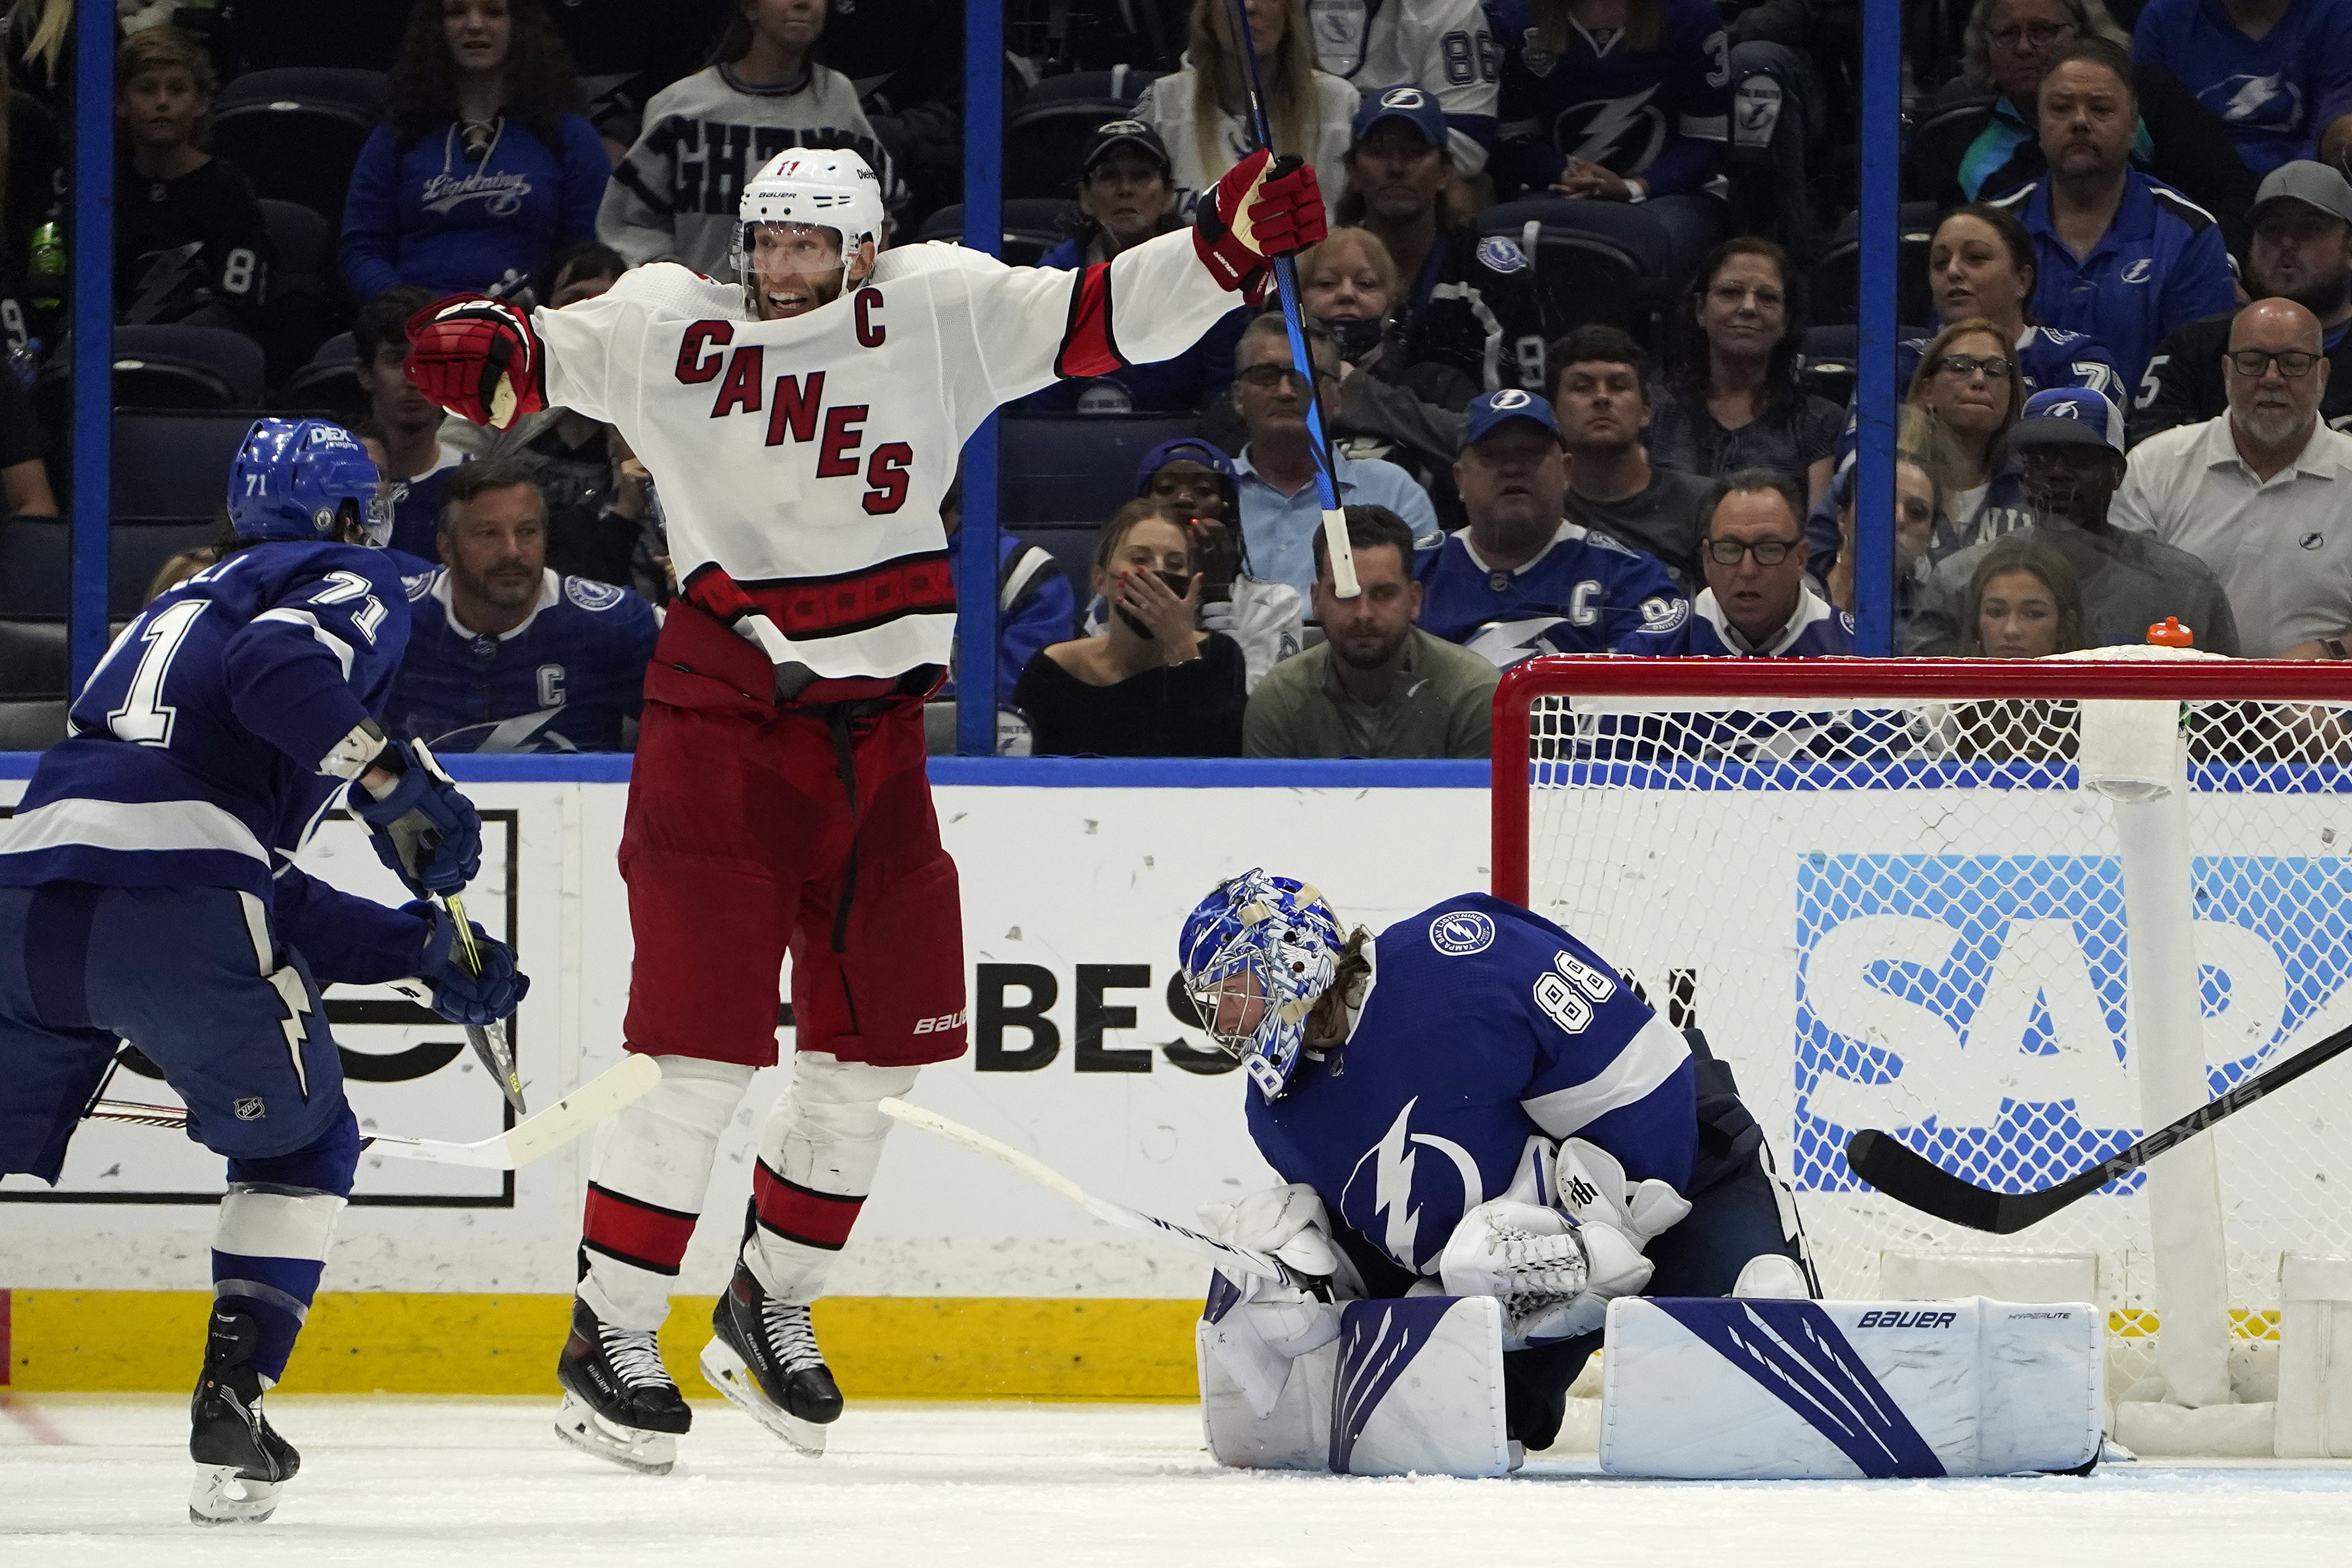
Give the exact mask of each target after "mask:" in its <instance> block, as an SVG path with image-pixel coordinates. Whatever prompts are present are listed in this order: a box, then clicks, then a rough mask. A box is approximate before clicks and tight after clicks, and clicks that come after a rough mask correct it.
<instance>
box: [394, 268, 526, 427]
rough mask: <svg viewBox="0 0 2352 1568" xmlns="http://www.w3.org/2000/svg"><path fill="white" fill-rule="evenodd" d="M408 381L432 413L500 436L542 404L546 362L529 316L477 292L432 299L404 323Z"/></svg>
mask: <svg viewBox="0 0 2352 1568" xmlns="http://www.w3.org/2000/svg"><path fill="white" fill-rule="evenodd" d="M408 341H409V342H410V343H411V344H412V345H414V346H413V349H412V352H411V353H409V356H408V365H407V374H408V379H409V381H410V382H411V383H413V384H415V387H416V390H417V391H419V392H421V393H423V394H424V395H425V397H426V398H427V399H428V400H429V401H430V402H432V403H433V404H434V405H436V407H440V408H446V409H447V410H448V411H449V412H450V413H452V414H455V415H457V416H459V417H460V418H465V419H470V420H472V421H473V422H474V423H475V424H477V425H488V426H490V427H491V428H492V429H496V430H503V429H505V428H506V427H507V426H509V425H512V424H513V423H514V422H515V421H516V420H517V419H520V418H521V417H522V416H524V415H526V414H535V413H537V412H538V411H539V410H541V409H542V408H544V407H546V406H547V385H546V359H545V354H544V352H543V351H542V350H541V346H540V342H539V334H538V333H536V332H534V331H531V330H530V317H528V316H526V315H524V314H523V313H522V312H521V311H520V310H516V309H515V308H514V307H513V306H511V305H506V304H501V303H500V302H499V301H498V300H492V299H489V298H488V297H487V296H485V295H481V294H458V295H454V296H452V297H451V298H449V299H446V300H435V301H434V302H433V303H432V304H430V305H427V306H425V308H424V309H423V310H419V311H417V312H416V314H415V315H413V316H411V317H409V318H408Z"/></svg>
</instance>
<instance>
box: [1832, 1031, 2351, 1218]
mask: <svg viewBox="0 0 2352 1568" xmlns="http://www.w3.org/2000/svg"><path fill="white" fill-rule="evenodd" d="M2347 1050H2352V1028H2347V1029H2338V1030H2337V1031H2336V1033H2334V1034H2332V1035H2330V1036H2328V1037H2326V1039H2324V1040H2321V1041H2319V1042H2318V1043H2317V1044H2315V1045H2311V1046H2306V1047H2304V1048H2303V1049H2302V1050H2299V1051H2297V1052H2296V1053H2295V1054H2294V1055H2293V1056H2291V1057H2289V1058H2286V1059H2285V1060H2284V1061H2280V1062H2273V1064H2272V1065H2271V1066H2269V1067H2267V1068H2263V1070H2262V1071H2260V1072H2258V1073H2256V1074H2255V1075H2254V1076H2253V1077H2252V1078H2250V1079H2246V1081H2245V1082H2243V1083H2242V1084H2239V1085H2238V1086H2237V1087H2236V1088H2234V1089H2231V1090H2229V1091H2228V1092H2227V1093H2225V1094H2223V1095H2222V1096H2221V1098H2220V1099H2218V1100H2210V1101H2209V1102H2207V1103H2206V1104H2204V1105H2200V1106H2199V1107H2198V1108H2197V1109H2196V1110H2192V1111H2190V1112H2189V1114H2188V1115H2186V1116H2184V1117H2182V1118H2181V1119H2180V1120H2179V1121H2175V1122H2173V1123H2171V1124H2170V1125H2169V1126H2166V1127H2160V1128H2158V1129H2157V1130H2156V1131H2153V1132H2151V1133H2149V1134H2148V1135H2147V1137H2145V1138H2143V1139H2141V1140H2140V1141H2139V1142H2137V1143H2135V1144H2133V1145H2132V1146H2131V1147H2130V1148H2128V1149H2126V1150H2124V1151H2123V1152H2121V1153H2117V1154H2110V1155H2108V1156H2107V1157H2106V1158H2105V1159H2104V1160H2102V1161H2100V1162H2099V1163H2097V1164H2095V1165H2094V1166H2092V1167H2091V1168H2090V1169H2089V1170H2087V1171H2084V1172H2083V1173H2081V1174H2080V1175H2076V1176H2070V1177H2068V1178H2067V1179H2066V1180H2064V1181H2063V1182H2061V1183H2059V1184H2057V1185H2056V1186H2054V1187H2044V1188H2042V1190H2041V1191H2040V1192H2036V1193H2000V1192H1995V1191H1993V1190H1992V1189H1991V1188H1990V1187H1980V1186H1978V1185H1977V1184H1975V1183H1973V1182H1969V1181H1964V1180H1962V1179H1961V1178H1960V1177H1958V1176H1956V1175H1954V1174H1952V1173H1950V1172H1949V1171H1947V1170H1945V1169H1944V1168H1943V1167H1942V1166H1940V1165H1937V1164H1936V1163H1933V1162H1931V1161H1929V1160H1928V1159H1927V1157H1926V1156H1925V1155H1923V1154H1920V1153H1917V1152H1915V1151H1913V1150H1911V1149H1909V1148H1906V1147H1905V1146H1904V1145H1903V1144H1901V1143H1898V1142H1895V1139H1894V1137H1893V1136H1892V1135H1891V1134H1888V1133H1885V1132H1881V1131H1876V1130H1875V1129H1871V1128H1865V1129H1864V1130H1863V1131H1860V1132H1857V1133H1855V1134H1854V1135H1853V1138H1852V1139H1851V1140H1850V1141H1848V1142H1847V1143H1846V1146H1845V1160H1846V1163H1847V1164H1849V1165H1851V1166H1853V1173H1854V1174H1855V1175H1857V1176H1860V1177H1861V1178H1862V1179H1863V1180H1864V1181H1865V1182H1868V1183H1869V1184H1871V1185H1872V1186H1874V1187H1876V1188H1877V1189H1878V1190H1879V1191H1880V1192H1882V1193H1885V1194H1886V1195H1887V1196H1888V1197H1890V1198H1893V1199H1894V1200H1895V1202H1897V1203H1899V1204H1903V1205H1907V1206H1909V1207H1911V1208H1915V1209H1917V1210H1918V1211H1919V1212H1920V1213H1922V1214H1927V1215H1934V1216H1935V1217H1936V1218H1937V1219H1941V1220H1948V1221H1950V1222H1951V1223H1952V1224H1954V1225H1964V1226H1968V1227H1969V1229H1971V1230H1986V1231H1990V1232H1991V1233H1992V1234H1993V1235H1995V1236H2008V1235H2010V1234H2011V1233H2012V1232H2014V1231H2021V1230H2023V1229H2024V1228H2025V1227H2026V1226H2030V1225H2039V1224H2041V1223H2042V1221H2043V1220H2045V1219H2048V1218H2049V1217H2050V1216H2051V1215H2053V1214H2056V1213H2057V1212H2058V1211H2059V1210H2060V1209H2063V1208H2064V1207H2065V1206H2066V1205H2068V1204H2071V1203H2073V1202H2074V1200H2075V1199H2077V1198H2081V1197H2086V1196H2088V1195H2089V1194H2092V1193H2095V1192H2097V1191H2098V1190H2099V1189H2100V1188H2101V1187H2104V1186H2105V1185H2106V1184H2108V1183H2109V1182H2112V1181H2114V1180H2115V1179H2116V1177H2118V1176H2126V1175H2129V1174H2130V1173H2132V1172H2134V1171H2137V1170H2138V1169H2139V1168H2140V1167H2141V1166H2143V1165H2145V1164H2147V1163H2148V1162H2149V1161H2150V1160H2153V1159H2155V1158H2156V1157H2157V1156H2158V1154H2161V1153H2163V1152H2165V1151H2166V1150H2168V1149H2170V1148H2172V1147H2174V1146H2175V1145H2177V1144H2180V1143H2185V1142H2188V1141H2189V1139H2191V1138H2194V1137H2195V1136H2197V1134H2199V1133H2200V1132H2202V1131H2205V1129H2207V1128H2208V1127H2210V1126H2212V1125H2213V1124H2214V1123H2215V1122H2217V1121H2221V1119H2222V1118H2224V1117H2227V1116H2233V1115H2235V1114H2237V1113H2238V1112H2239V1111H2241V1110H2244V1109H2245V1108H2246V1107H2248V1106H2249V1105H2252V1104H2253V1102H2254V1101H2256V1100H2260V1099H2262V1098H2263V1096H2264V1095H2266V1094H2269V1093H2270V1092H2272V1091H2273V1089H2284V1088H2285V1087H2286V1086H2287V1085H2288V1084H2290V1083H2293V1082H2294V1080H2295V1079H2299V1078H2301V1077H2302V1076H2303V1075H2304V1074H2305V1073H2307V1072H2309V1071H2310V1070H2311V1069H2312V1068H2315V1067H2317V1066H2319V1065H2320V1064H2321V1063H2323V1062H2325V1061H2326V1060H2328V1059H2329V1058H2333V1057H2339V1056H2342V1055H2343V1054H2344V1053H2345V1052H2346V1051H2347Z"/></svg>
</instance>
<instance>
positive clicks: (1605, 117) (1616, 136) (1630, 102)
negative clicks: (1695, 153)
mask: <svg viewBox="0 0 2352 1568" xmlns="http://www.w3.org/2000/svg"><path fill="white" fill-rule="evenodd" d="M1657 90H1658V89H1656V88H1654V87H1651V88H1645V89H1643V90H1642V91H1640V92H1637V93H1634V94H1633V95H1632V96H1631V97H1628V98H1602V99H1595V100H1592V101H1591V102H1590V103H1580V104H1578V105H1577V106H1576V107H1575V108H1574V109H1571V110H1569V111H1568V112H1567V113H1565V114H1563V115H1561V116H1560V117H1559V123H1560V125H1561V126H1562V127H1563V128H1565V127H1566V126H1569V125H1572V124H1574V123H1575V122H1576V119H1577V116H1578V115H1579V114H1580V113H1581V112H1582V111H1584V110H1591V111H1592V118H1591V119H1590V120H1587V121H1584V130H1583V132H1582V137H1583V139H1582V140H1581V141H1580V142H1578V143H1577V144H1576V147H1575V148H1574V149H1573V150H1572V151H1570V150H1568V149H1563V151H1568V153H1569V156H1570V157H1571V158H1587V159H1590V160H1591V161H1592V162H1593V163H1609V162H1610V158H1609V154H1610V153H1611V152H1612V150H1614V149H1615V148H1616V147H1617V146H1618V144H1619V143H1620V142H1624V141H1625V140H1626V139H1627V135H1628V133H1629V132H1633V131H1636V130H1638V129H1639V128H1640V127H1641V126H1642V124H1643V121H1649V122H1650V127H1649V140H1650V141H1651V142H1652V143H1657V142H1663V141H1664V132H1665V118H1664V115H1662V114H1661V113H1659V111H1658V110H1654V109H1652V108H1651V107H1650V100H1651V99H1652V98H1653V97H1654V96H1655V95H1656V93H1657ZM1656 152H1657V148H1656V146H1655V145H1652V146H1651V147H1649V148H1648V149H1647V150H1645V151H1643V152H1640V153H1638V154H1637V155H1636V156H1635V157H1634V158H1633V162H1632V164H1631V166H1632V167H1633V168H1636V169H1639V168H1642V167H1643V166H1645V165H1646V164H1647V163H1649V161H1650V159H1651V158H1652V157H1654V156H1655V155H1656Z"/></svg>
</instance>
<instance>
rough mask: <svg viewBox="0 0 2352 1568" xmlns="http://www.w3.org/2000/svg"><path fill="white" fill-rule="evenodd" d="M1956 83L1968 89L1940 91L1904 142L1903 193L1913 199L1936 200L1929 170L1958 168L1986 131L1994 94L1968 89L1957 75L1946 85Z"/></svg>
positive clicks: (1949, 86) (1951, 85) (1950, 86)
mask: <svg viewBox="0 0 2352 1568" xmlns="http://www.w3.org/2000/svg"><path fill="white" fill-rule="evenodd" d="M1955 82H1957V83H1958V86H1959V87H1961V88H1962V89H1967V90H1963V91H1959V92H1949V91H1947V92H1943V93H1938V94H1937V96H1936V99H1935V101H1934V104H1933V106H1932V107H1931V108H1929V109H1928V110H1927V112H1926V113H1924V114H1922V115H1921V116H1920V117H1919V121H1918V123H1917V124H1916V125H1914V126H1913V127H1912V128H1911V134H1910V137H1909V138H1908V139H1907V140H1906V142H1905V143H1904V147H1903V194H1904V195H1906V196H1907V197H1909V198H1911V199H1912V200H1914V201H1922V202H1932V201H1934V200H1935V199H1936V196H1937V191H1936V190H1935V189H1934V188H1933V186H1932V185H1931V183H1930V180H1929V177H1928V175H1927V173H1926V172H1927V170H1930V169H1936V170H1943V171H1947V172H1948V171H1950V170H1952V169H1956V168H1958V167H1959V163H1960V154H1961V153H1964V152H1966V151H1967V149H1968V146H1969V142H1974V141H1975V140H1976V139H1977V136H1978V135H1979V133H1980V132H1982V131H1983V130H1984V112H1985V110H1986V109H1987V108H1988V107H1990V105H1991V103H1992V102H1993V95H1992V94H1990V93H1989V92H1984V91H1981V90H1979V89H1971V88H1969V85H1968V83H1967V82H1966V81H1965V80H1961V79H1957V78H1956V79H1955V81H1954V82H1947V83H1945V87H1946V88H1947V89H1950V88H1952V87H1953V86H1954V85H1955Z"/></svg>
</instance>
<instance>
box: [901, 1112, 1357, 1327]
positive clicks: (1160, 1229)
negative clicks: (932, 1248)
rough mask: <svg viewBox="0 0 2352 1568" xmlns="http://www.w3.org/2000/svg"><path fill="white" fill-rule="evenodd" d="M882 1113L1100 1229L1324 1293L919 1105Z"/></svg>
mask: <svg viewBox="0 0 2352 1568" xmlns="http://www.w3.org/2000/svg"><path fill="white" fill-rule="evenodd" d="M882 1114H883V1115H885V1116H887V1117H888V1118H890V1119H891V1120H892V1121H903V1122H905V1123H906V1124H907V1125H908V1126H909V1127H914V1128H919V1129H920V1130H922V1131H925V1132H928V1133H929V1134H930V1135H931V1136H932V1137H934V1138H939V1139H943V1140H945V1141H946V1142H950V1143H953V1144H955V1145H956V1146H958V1147H959V1148H963V1149H969V1150H971V1152H973V1153H975V1154H979V1155H982V1156H984V1157H986V1158H988V1159H991V1160H993V1161H995V1162H996V1163H998V1164H1000V1165H1003V1167H1005V1168H1006V1169H1007V1170H1010V1171H1016V1172H1018V1173H1021V1174H1022V1175H1024V1176H1026V1177H1028V1178H1029V1179H1030V1180H1031V1181H1033V1182H1034V1183H1036V1184H1038V1185H1039V1186H1041V1187H1045V1188H1047V1189H1049V1190H1051V1191H1053V1192H1055V1193H1058V1194H1061V1195H1062V1196H1063V1197H1065V1198H1067V1199H1068V1200H1069V1201H1070V1202H1072V1203H1074V1204H1076V1205H1078V1207H1080V1208H1082V1209H1084V1210H1086V1211H1087V1213H1088V1214H1090V1215H1094V1216H1095V1217H1096V1218H1097V1219H1098V1220H1101V1221H1102V1222H1104V1223H1105V1224H1106V1225H1115V1226H1118V1227H1119V1228H1120V1229H1121V1230H1131V1231H1134V1232H1136V1233H1137V1234H1138V1235H1141V1236H1148V1237H1153V1238H1155V1239H1156V1240H1158V1241H1160V1242H1162V1243H1164V1244H1165V1245H1167V1246H1169V1247H1174V1248H1176V1249H1178V1250H1180V1251H1183V1252H1188V1253H1191V1254H1192V1256H1193V1257H1195V1258H1206V1259H1207V1260H1208V1261H1209V1262H1211V1263H1213V1264H1214V1265H1215V1266H1216V1267H1217V1268H1221V1269H1223V1270H1224V1271H1225V1272H1227V1273H1229V1274H1239V1275H1247V1276H1253V1277H1255V1278H1257V1279H1278V1280H1280V1281H1282V1283H1284V1284H1285V1285H1288V1286H1290V1287H1292V1288H1293V1289H1298V1290H1304V1291H1307V1292H1308V1293H1309V1294H1312V1295H1318V1296H1319V1295H1322V1294H1324V1293H1325V1287H1324V1285H1323V1281H1321V1280H1320V1279H1316V1278H1314V1277H1313V1276H1312V1275H1307V1274H1301V1273H1299V1272H1298V1271H1297V1269H1295V1268H1291V1267H1290V1266H1289V1265H1288V1264H1286V1263H1285V1262H1283V1261H1282V1259H1280V1258H1275V1257H1272V1256H1270V1255H1268V1254H1266V1253H1263V1252H1259V1251H1257V1250H1256V1249H1255V1248H1254V1247H1235V1246H1234V1245H1233V1244H1232V1243H1231V1242H1225V1241H1219V1240H1218V1239H1217V1238H1216V1237H1213V1236H1202V1234H1201V1233H1200V1232H1199V1231H1197V1230H1187V1229H1186V1228H1185V1227H1184V1226H1181V1225H1177V1224H1175V1223H1173V1222H1172V1221H1170V1220H1164V1219H1161V1218H1160V1217H1159V1216H1158V1215H1148V1214H1145V1213H1144V1212H1143V1211H1142V1210H1141V1209H1131V1208H1129V1207H1128V1206H1127V1205H1125V1204H1115V1203H1113V1202H1111V1201H1110V1200H1109V1199H1108V1198H1098V1197H1095V1196H1093V1195H1091V1194H1088V1193H1087V1192H1085V1191H1084V1190H1083V1189H1081V1188H1080V1187H1079V1185H1078V1184H1077V1183H1076V1182H1074V1181H1072V1180H1070V1178H1069V1177H1067V1176H1066V1175H1064V1174H1062V1173H1060V1172H1059V1171H1056V1170H1055V1169H1054V1168H1053V1167H1052V1166H1050V1165H1048V1164H1046V1163H1045V1162H1044V1161H1043V1160H1040V1159H1037V1158H1036V1157H1035V1156H1034V1155H1030V1154H1024V1153H1023V1152H1021V1151H1020V1150H1018V1149H1013V1148H1009V1147H1007V1146H1006V1145H1004V1144H1003V1143H1000V1142H997V1141H996V1140H995V1139H993V1138H991V1137H990V1136H989V1135H988V1134H987V1133H985V1132H976V1131H972V1129H971V1128H969V1127H966V1126H965V1125H964V1124H963V1123H962V1122H961V1121H949V1120H948V1119H947V1118H946V1117H944V1116H941V1115H940V1114H939V1113H938V1112H937V1111H933V1110H924V1109H923V1108H922V1107H920V1106H919V1105H909V1104H908V1103H907V1102H906V1101H905V1100H884V1101H883V1102H882Z"/></svg>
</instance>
